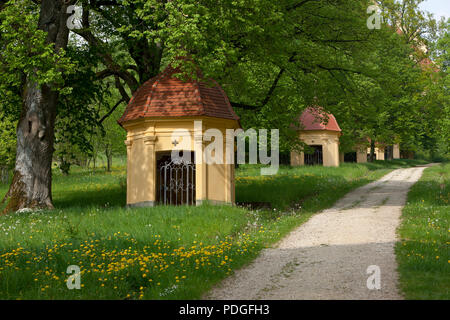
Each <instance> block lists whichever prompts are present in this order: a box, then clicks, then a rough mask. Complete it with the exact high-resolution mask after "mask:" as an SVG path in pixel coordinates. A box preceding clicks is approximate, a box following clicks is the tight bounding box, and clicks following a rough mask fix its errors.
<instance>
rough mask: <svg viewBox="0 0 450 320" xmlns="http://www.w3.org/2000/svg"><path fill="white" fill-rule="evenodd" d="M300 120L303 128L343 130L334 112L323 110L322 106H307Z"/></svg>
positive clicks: (307, 129) (306, 129)
mask: <svg viewBox="0 0 450 320" xmlns="http://www.w3.org/2000/svg"><path fill="white" fill-rule="evenodd" d="M327 119H328V121H327ZM299 120H300V123H301V124H302V127H301V128H300V129H301V130H305V131H309V130H328V131H339V132H340V131H342V130H341V128H339V125H338V123H337V121H336V118H335V117H334V116H333V115H332V114H330V113H326V112H325V111H323V110H321V108H320V107H308V108H306V109H305V111H303V113H302V115H301V116H300V119H299ZM325 122H326V123H325Z"/></svg>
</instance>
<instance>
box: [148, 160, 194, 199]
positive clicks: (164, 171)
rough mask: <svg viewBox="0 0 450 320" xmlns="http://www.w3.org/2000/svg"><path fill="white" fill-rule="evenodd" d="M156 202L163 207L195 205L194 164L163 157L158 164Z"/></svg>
mask: <svg viewBox="0 0 450 320" xmlns="http://www.w3.org/2000/svg"><path fill="white" fill-rule="evenodd" d="M157 170H158V186H159V188H158V189H157V192H158V194H157V202H158V203H159V204H164V205H184V204H187V205H193V204H195V163H192V162H188V161H185V160H184V159H174V160H171V159H170V157H163V159H162V161H160V162H158V169H157Z"/></svg>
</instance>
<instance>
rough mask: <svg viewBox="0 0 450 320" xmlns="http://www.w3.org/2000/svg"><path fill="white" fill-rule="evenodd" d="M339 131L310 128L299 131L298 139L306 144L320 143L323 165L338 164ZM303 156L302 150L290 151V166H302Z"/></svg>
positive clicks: (334, 165) (333, 165) (332, 165)
mask: <svg viewBox="0 0 450 320" xmlns="http://www.w3.org/2000/svg"><path fill="white" fill-rule="evenodd" d="M340 135H341V134H340V132H336V131H325V130H311V131H300V140H302V141H303V142H305V143H306V144H307V145H321V146H322V157H323V165H324V166H325V167H338V166H339V136H340ZM304 160H305V156H304V153H303V152H300V153H298V152H295V151H292V152H291V166H302V165H304V164H305V162H304Z"/></svg>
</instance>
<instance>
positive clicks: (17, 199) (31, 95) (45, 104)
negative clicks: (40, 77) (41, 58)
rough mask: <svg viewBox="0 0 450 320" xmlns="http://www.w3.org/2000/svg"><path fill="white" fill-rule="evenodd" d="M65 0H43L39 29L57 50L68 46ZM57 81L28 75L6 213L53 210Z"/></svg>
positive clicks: (7, 195) (48, 42)
mask: <svg viewBox="0 0 450 320" xmlns="http://www.w3.org/2000/svg"><path fill="white" fill-rule="evenodd" d="M68 5H70V2H69V1H67V2H64V1H63V0H57V1H55V0H42V1H41V7H40V16H39V22H38V29H40V30H43V31H45V32H46V33H47V38H46V42H47V44H52V45H53V47H54V50H55V52H58V51H59V50H60V49H65V48H66V47H67V42H68V36H69V30H68V29H67V26H66V22H67V18H68V14H67V13H66V11H67V6H68ZM56 89H57V87H56V85H55V84H51V83H47V84H43V85H39V84H38V83H36V82H34V81H32V80H31V79H30V78H27V80H26V83H25V87H24V90H23V95H22V111H21V116H20V119H19V122H18V125H17V152H16V164H15V168H14V176H13V180H12V183H11V185H10V188H9V191H8V192H7V194H6V196H5V198H4V199H3V201H5V200H7V201H8V204H7V206H6V208H5V212H10V211H17V210H20V209H25V208H30V209H52V208H53V202H52V193H51V185H52V155H53V151H54V148H53V144H54V127H55V119H56V113H57V107H56V106H57V102H58V92H57V90H56Z"/></svg>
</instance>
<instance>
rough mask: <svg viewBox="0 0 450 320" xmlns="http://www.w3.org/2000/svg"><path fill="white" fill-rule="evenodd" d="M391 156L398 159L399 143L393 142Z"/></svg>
mask: <svg viewBox="0 0 450 320" xmlns="http://www.w3.org/2000/svg"><path fill="white" fill-rule="evenodd" d="M393 158H394V159H400V145H399V144H394V152H393Z"/></svg>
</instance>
